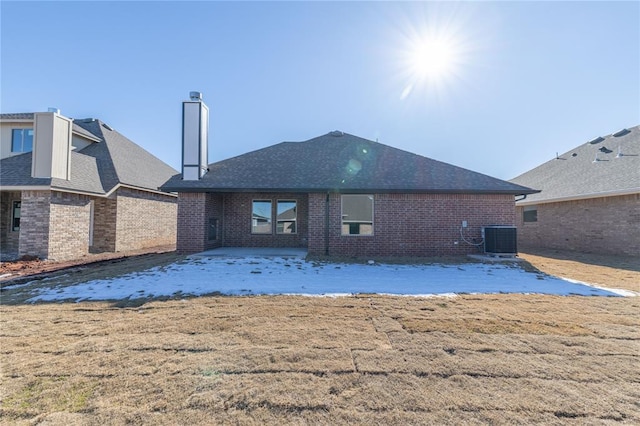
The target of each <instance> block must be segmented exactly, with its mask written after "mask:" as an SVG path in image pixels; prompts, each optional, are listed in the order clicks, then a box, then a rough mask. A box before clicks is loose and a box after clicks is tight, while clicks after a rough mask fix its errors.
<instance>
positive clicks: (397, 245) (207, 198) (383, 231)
mask: <svg viewBox="0 0 640 426" xmlns="http://www.w3.org/2000/svg"><path fill="white" fill-rule="evenodd" d="M213 196H214V195H213V194H180V197H179V203H178V250H179V251H181V252H197V251H202V250H205V249H207V248H208V247H210V244H207V242H206V241H205V232H206V224H207V218H208V217H214V213H213V211H214V210H215V208H217V209H218V210H217V212H216V213H215V215H217V214H220V209H222V211H223V213H224V214H223V221H222V223H221V227H222V228H223V229H224V231H223V232H224V234H223V239H222V245H224V246H227V247H233V246H238V247H307V248H308V250H309V253H310V254H316V255H322V254H325V243H326V240H325V232H326V229H325V223H326V214H325V211H326V210H325V209H326V203H325V200H326V194H319V193H310V194H284V193H283V194H259V193H255V194H250V193H248V194H244V193H233V194H225V195H224V196H222V200H220V199H216V200H215V202H214V201H213V200H212V198H211V197H213ZM218 197H220V196H218ZM254 199H261V200H262V199H270V200H273V201H274V208H275V201H276V200H278V199H283V200H284V199H296V200H297V201H298V233H297V234H295V235H278V234H275V232H274V233H272V234H269V235H255V234H251V205H252V204H251V203H252V200H254ZM463 220H465V221H467V223H468V227H467V228H466V229H465V232H464V235H465V238H467V240H469V241H471V240H472V239H473V238H476V239H478V240H479V239H480V237H481V228H482V227H483V226H488V225H515V203H514V197H513V196H512V195H470V194H469V195H467V194H461V195H457V194H444V195H438V194H376V195H375V201H374V235H371V236H343V235H341V205H340V195H339V194H330V196H329V232H328V235H329V254H330V255H335V256H443V255H461V254H468V253H477V252H478V251H479V249H478V248H476V247H473V246H470V245H468V244H466V243H464V242H463V240H462V239H461V237H460V225H461V222H462V221H463Z"/></svg>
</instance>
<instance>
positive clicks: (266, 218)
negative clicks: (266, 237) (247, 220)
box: [251, 200, 273, 234]
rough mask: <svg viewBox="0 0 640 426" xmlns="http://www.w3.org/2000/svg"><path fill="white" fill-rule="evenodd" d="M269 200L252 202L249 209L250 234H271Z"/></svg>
mask: <svg viewBox="0 0 640 426" xmlns="http://www.w3.org/2000/svg"><path fill="white" fill-rule="evenodd" d="M272 232H273V231H272V229H271V200H253V203H252V209H251V233H253V234H271V233H272Z"/></svg>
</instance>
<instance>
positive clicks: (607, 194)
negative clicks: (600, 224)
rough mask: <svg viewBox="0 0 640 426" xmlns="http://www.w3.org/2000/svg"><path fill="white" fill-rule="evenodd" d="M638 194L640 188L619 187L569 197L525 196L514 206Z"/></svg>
mask: <svg viewBox="0 0 640 426" xmlns="http://www.w3.org/2000/svg"><path fill="white" fill-rule="evenodd" d="M633 194H640V188H629V189H621V190H619V191H605V192H594V193H591V194H581V195H574V196H569V197H558V198H549V199H545V200H539V201H536V200H527V199H526V198H525V199H524V200H522V201H518V202H516V206H518V207H521V206H532V205H536V204H549V203H561V202H563V201H578V200H589V199H592V198H604V197H619V196H623V195H633Z"/></svg>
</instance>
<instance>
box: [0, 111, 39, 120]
mask: <svg viewBox="0 0 640 426" xmlns="http://www.w3.org/2000/svg"><path fill="white" fill-rule="evenodd" d="M0 120H33V113H32V112H11V113H5V114H0Z"/></svg>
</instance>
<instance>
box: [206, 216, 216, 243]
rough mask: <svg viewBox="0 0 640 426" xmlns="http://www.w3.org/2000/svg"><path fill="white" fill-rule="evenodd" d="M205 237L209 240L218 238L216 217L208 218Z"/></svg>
mask: <svg viewBox="0 0 640 426" xmlns="http://www.w3.org/2000/svg"><path fill="white" fill-rule="evenodd" d="M207 237H208V238H209V241H213V240H217V239H218V219H215V218H209V227H208V228H207Z"/></svg>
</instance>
